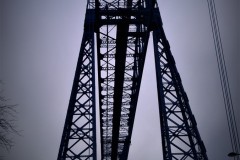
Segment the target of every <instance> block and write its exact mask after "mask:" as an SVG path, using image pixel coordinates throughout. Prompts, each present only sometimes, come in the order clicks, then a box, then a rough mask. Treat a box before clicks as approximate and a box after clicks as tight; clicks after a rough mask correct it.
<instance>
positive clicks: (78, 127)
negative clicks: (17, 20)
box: [58, 0, 207, 160]
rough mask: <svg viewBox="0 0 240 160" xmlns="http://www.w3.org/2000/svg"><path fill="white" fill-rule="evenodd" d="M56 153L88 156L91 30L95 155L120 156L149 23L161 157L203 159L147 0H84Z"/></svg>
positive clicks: (108, 159)
mask: <svg viewBox="0 0 240 160" xmlns="http://www.w3.org/2000/svg"><path fill="white" fill-rule="evenodd" d="M84 27H85V29H84V35H83V40H82V45H81V50H80V55H79V60H78V65H77V69H76V74H75V79H74V83H73V88H72V94H71V98H70V103H69V107H68V112H67V117H66V122H65V126H64V131H63V136H62V141H61V145H60V150H59V155H58V160H65V159H69V160H70V159H78V160H80V159H81V160H87V159H89V160H90V159H91V160H92V159H93V160H96V158H97V157H96V118H95V117H96V115H95V106H96V105H95V88H94V84H95V73H94V72H95V71H94V32H95V33H96V37H97V64H98V65H97V71H98V89H99V108H100V109H99V110H100V113H99V114H100V132H101V136H100V137H101V159H102V160H117V159H120V160H126V159H127V157H128V152H129V146H130V143H131V136H132V129H133V123H134V117H135V112H136V107H137V100H138V94H139V89H140V84H141V78H142V73H143V67H144V61H145V56H146V51H147V45H148V39H149V34H150V32H151V31H153V41H154V54H155V65H156V75H157V86H158V100H159V113H160V124H161V133H162V134H161V135H162V146H163V157H164V160H174V159H177V160H178V159H181V160H185V159H187V160H190V159H192V160H207V156H206V150H205V147H204V144H203V142H202V140H201V138H200V135H199V132H198V130H197V123H196V121H195V118H194V116H193V114H192V112H191V109H190V106H189V102H188V98H187V95H186V93H185V91H184V89H183V87H182V83H181V79H180V76H179V73H178V71H177V69H176V65H175V62H174V59H173V56H172V54H171V51H170V46H169V44H168V41H167V39H166V37H165V34H164V31H163V28H162V21H161V17H160V13H159V9H158V6H157V2H156V1H154V0H96V1H95V0H88V6H87V12H86V19H85V25H84Z"/></svg>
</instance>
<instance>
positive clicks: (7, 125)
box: [0, 80, 19, 150]
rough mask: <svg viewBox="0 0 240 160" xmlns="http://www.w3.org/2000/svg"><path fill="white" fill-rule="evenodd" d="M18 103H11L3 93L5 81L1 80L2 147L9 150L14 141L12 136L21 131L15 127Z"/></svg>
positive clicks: (0, 127)
mask: <svg viewBox="0 0 240 160" xmlns="http://www.w3.org/2000/svg"><path fill="white" fill-rule="evenodd" d="M15 122H16V105H12V104H10V101H9V99H7V98H6V97H5V96H4V95H3V83H2V81H1V80H0V147H2V148H5V149H6V150H9V149H10V148H11V147H12V146H13V144H14V142H13V140H12V136H13V135H15V134H17V135H19V132H18V131H17V130H16V127H15Z"/></svg>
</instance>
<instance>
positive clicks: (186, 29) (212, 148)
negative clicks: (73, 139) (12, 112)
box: [0, 0, 240, 160]
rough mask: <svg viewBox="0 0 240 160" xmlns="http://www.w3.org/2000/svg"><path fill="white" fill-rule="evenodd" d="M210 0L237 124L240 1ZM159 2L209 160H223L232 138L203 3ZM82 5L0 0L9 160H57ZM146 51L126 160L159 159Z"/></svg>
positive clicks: (0, 72) (81, 0)
mask: <svg viewBox="0 0 240 160" xmlns="http://www.w3.org/2000/svg"><path fill="white" fill-rule="evenodd" d="M215 3H216V9H217V14H218V18H219V25H220V32H221V36H222V42H223V50H224V54H225V58H226V65H227V69H228V74H229V80H230V87H231V92H232V98H233V104H234V106H235V111H236V115H237V123H238V126H239V125H240V118H239V114H240V104H239V98H240V97H239V95H240V93H239V92H240V91H239V90H240V87H239V80H240V73H239V69H240V65H239V60H240V57H239V52H240V49H239V46H240V39H239V38H240V32H239V28H240V25H239V21H240V18H239V16H240V13H239V11H240V4H239V3H240V1H239V0H216V2H215ZM158 4H159V7H160V12H161V16H162V19H163V25H164V30H165V32H166V36H167V38H168V40H169V42H170V45H171V50H172V52H173V55H174V57H175V60H176V64H177V68H178V70H179V72H180V75H181V78H182V82H183V86H184V88H185V90H186V92H187V95H188V97H189V101H190V106H191V108H192V111H193V113H194V115H195V117H196V120H197V123H198V129H199V131H200V134H201V137H202V139H203V141H204V143H205V146H206V149H207V154H208V156H209V159H210V160H227V159H228V157H227V156H226V155H227V153H229V152H230V151H231V148H230V140H229V135H228V131H227V121H226V115H225V111H224V106H223V99H222V93H221V88H220V80H219V75H218V70H217V60H216V56H215V51H214V44H213V39H212V32H211V27H210V20H209V15H208V9H207V1H206V0H201V1H200V0H198V1H194V0H158ZM85 8H86V0H71V1H68V0H39V1H37V0H0V16H1V17H0V40H1V41H0V49H1V50H0V53H1V54H0V67H1V68H0V78H2V79H4V80H5V81H6V88H7V89H8V94H9V96H11V98H12V99H13V100H14V101H15V102H16V103H18V104H19V106H18V108H19V109H18V110H19V114H18V119H19V124H18V126H19V128H20V130H23V131H22V134H23V137H19V138H17V139H16V145H15V147H14V148H13V149H12V151H11V152H10V153H9V154H10V155H9V158H8V160H12V159H19V160H33V159H34V160H53V159H56V158H57V153H58V148H59V144H60V139H61V135H62V129H63V125H64V121H65V115H66V111H67V106H68V101H69V97H70V92H71V87H72V81H73V76H74V71H75V67H76V63H77V57H78V52H79V47H80V43H81V38H82V34H83V21H84V16H85ZM150 42H151V40H150ZM152 50H153V49H152V43H150V44H149V49H148V53H147V57H146V63H145V68H144V73H143V74H144V75H143V80H142V86H141V90H140V96H139V102H138V109H137V113H136V120H135V124H134V130H133V139H132V145H131V147H130V154H129V160H147V159H149V160H157V159H158V160H159V159H162V152H161V137H160V128H159V126H160V125H159V118H158V104H157V95H156V94H157V90H156V81H155V69H154V65H153V63H154V60H153V54H152V53H153V52H152ZM239 128H240V127H239Z"/></svg>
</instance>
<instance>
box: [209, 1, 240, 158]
mask: <svg viewBox="0 0 240 160" xmlns="http://www.w3.org/2000/svg"><path fill="white" fill-rule="evenodd" d="M207 2H208V10H209V15H210V20H211V27H212V33H213V39H214V45H215V51H216V58H217V63H218V71H219V75H220V80H221V88H222V93H223V99H224V105H225V112H226V115H227V122H228V130H229V134H230V139H231V146H232V150H233V151H234V152H238V153H239V151H240V148H239V147H240V143H239V136H238V129H237V123H236V118H235V113H234V108H233V103H232V97H231V91H230V86H229V81H228V74H227V69H226V64H225V58H224V54H223V47H222V42H221V35H220V31H219V25H218V19H217V12H216V7H215V2H214V0H207ZM234 159H235V158H234ZM236 159H237V160H239V157H236Z"/></svg>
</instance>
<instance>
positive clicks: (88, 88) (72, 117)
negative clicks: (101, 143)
mask: <svg viewBox="0 0 240 160" xmlns="http://www.w3.org/2000/svg"><path fill="white" fill-rule="evenodd" d="M94 17H95V15H94V10H87V13H86V19H85V25H84V34H83V39H82V44H81V49H80V53H79V59H78V64H77V68H76V72H75V78H74V82H73V87H72V93H71V97H70V101H69V106H68V111H67V116H66V121H65V126H64V130H63V135H62V140H61V145H60V149H59V154H58V160H72V159H74V160H96V158H97V157H96V113H95V108H96V107H95V66H94V21H95V19H94Z"/></svg>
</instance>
